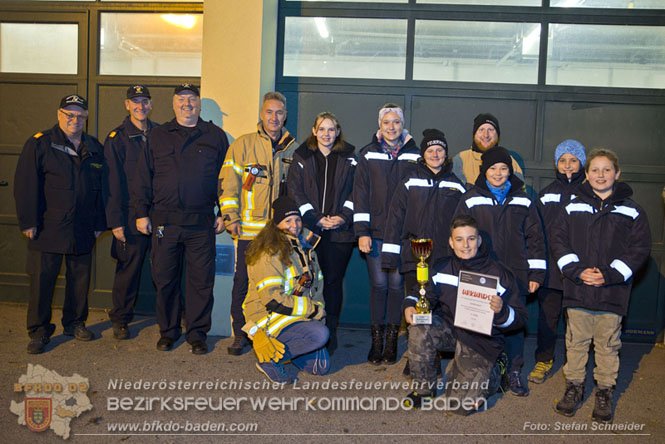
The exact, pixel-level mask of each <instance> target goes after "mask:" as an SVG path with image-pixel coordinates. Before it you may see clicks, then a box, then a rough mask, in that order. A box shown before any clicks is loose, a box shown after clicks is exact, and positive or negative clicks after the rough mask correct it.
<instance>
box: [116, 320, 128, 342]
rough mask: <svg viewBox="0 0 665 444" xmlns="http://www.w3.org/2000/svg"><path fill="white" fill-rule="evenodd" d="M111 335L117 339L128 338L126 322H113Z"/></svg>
mask: <svg viewBox="0 0 665 444" xmlns="http://www.w3.org/2000/svg"><path fill="white" fill-rule="evenodd" d="M113 337H114V338H115V339H119V340H123V339H129V328H127V324H113Z"/></svg>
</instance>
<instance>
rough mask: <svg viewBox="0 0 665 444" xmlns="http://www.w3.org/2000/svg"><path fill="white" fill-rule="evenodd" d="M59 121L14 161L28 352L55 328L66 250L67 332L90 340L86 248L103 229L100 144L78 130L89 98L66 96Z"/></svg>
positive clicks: (40, 346)
mask: <svg viewBox="0 0 665 444" xmlns="http://www.w3.org/2000/svg"><path fill="white" fill-rule="evenodd" d="M57 115H58V123H57V124H56V125H55V126H54V127H53V128H51V129H48V130H44V131H41V132H38V133H37V134H35V135H34V136H32V137H31V138H30V139H28V141H27V142H26V143H25V145H24V147H23V151H22V152H21V155H20V157H19V160H18V164H17V166H16V175H15V177H14V200H15V201H16V214H17V217H18V222H19V227H20V229H21V231H22V232H23V234H24V235H25V236H26V237H27V238H28V257H27V265H26V271H27V273H28V275H29V276H30V294H29V299H28V319H27V329H28V334H29V335H30V343H29V344H28V353H31V354H37V353H42V352H44V350H45V348H46V344H48V343H49V341H50V337H51V335H52V334H53V332H54V331H55V325H54V324H52V323H51V302H52V300H53V292H54V290H55V284H56V279H57V277H58V273H59V272H60V267H61V265H62V259H63V256H64V259H65V266H66V270H67V271H66V275H65V277H66V283H65V301H64V304H63V308H62V325H63V327H64V334H65V335H66V336H74V337H75V338H76V339H78V340H80V341H90V340H91V339H93V337H94V334H93V333H92V332H91V331H90V330H88V329H87V328H86V327H85V321H86V319H87V317H88V288H89V286H90V270H91V258H92V254H91V252H92V247H93V246H94V244H95V239H96V238H97V237H98V236H99V235H100V234H101V233H102V231H104V230H105V229H106V221H105V217H104V203H103V200H102V192H101V188H102V176H103V172H104V156H103V149H102V146H101V144H100V143H99V141H98V140H97V139H96V138H94V137H92V136H90V135H89V134H86V133H85V132H83V128H84V127H85V123H86V119H87V117H88V102H87V101H86V100H85V99H84V98H83V97H81V96H79V95H76V94H71V95H68V96H66V97H63V98H62V100H61V101H60V107H59V108H58V112H57Z"/></svg>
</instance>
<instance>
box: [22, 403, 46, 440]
mask: <svg viewBox="0 0 665 444" xmlns="http://www.w3.org/2000/svg"><path fill="white" fill-rule="evenodd" d="M25 424H26V425H27V426H28V428H29V429H30V430H32V431H33V432H43V431H44V430H48V426H49V425H51V398H25Z"/></svg>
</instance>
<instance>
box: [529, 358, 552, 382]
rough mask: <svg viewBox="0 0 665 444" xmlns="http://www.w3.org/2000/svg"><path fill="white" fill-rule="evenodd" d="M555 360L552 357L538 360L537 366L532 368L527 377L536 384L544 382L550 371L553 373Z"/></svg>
mask: <svg viewBox="0 0 665 444" xmlns="http://www.w3.org/2000/svg"><path fill="white" fill-rule="evenodd" d="M553 362H554V361H553V360H551V359H550V360H549V361H538V362H536V366H535V367H534V368H533V370H531V373H529V376H528V377H527V378H526V379H528V380H529V381H530V382H533V383H534V384H542V383H543V382H545V380H546V379H547V377H548V376H549V375H550V373H552V364H553Z"/></svg>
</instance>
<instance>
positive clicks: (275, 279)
mask: <svg viewBox="0 0 665 444" xmlns="http://www.w3.org/2000/svg"><path fill="white" fill-rule="evenodd" d="M283 284H284V280H283V279H282V278H281V277H279V276H270V277H267V278H265V279H263V280H262V281H261V282H259V283H258V284H256V290H257V291H261V290H263V289H264V288H265V287H269V286H271V285H283Z"/></svg>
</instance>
